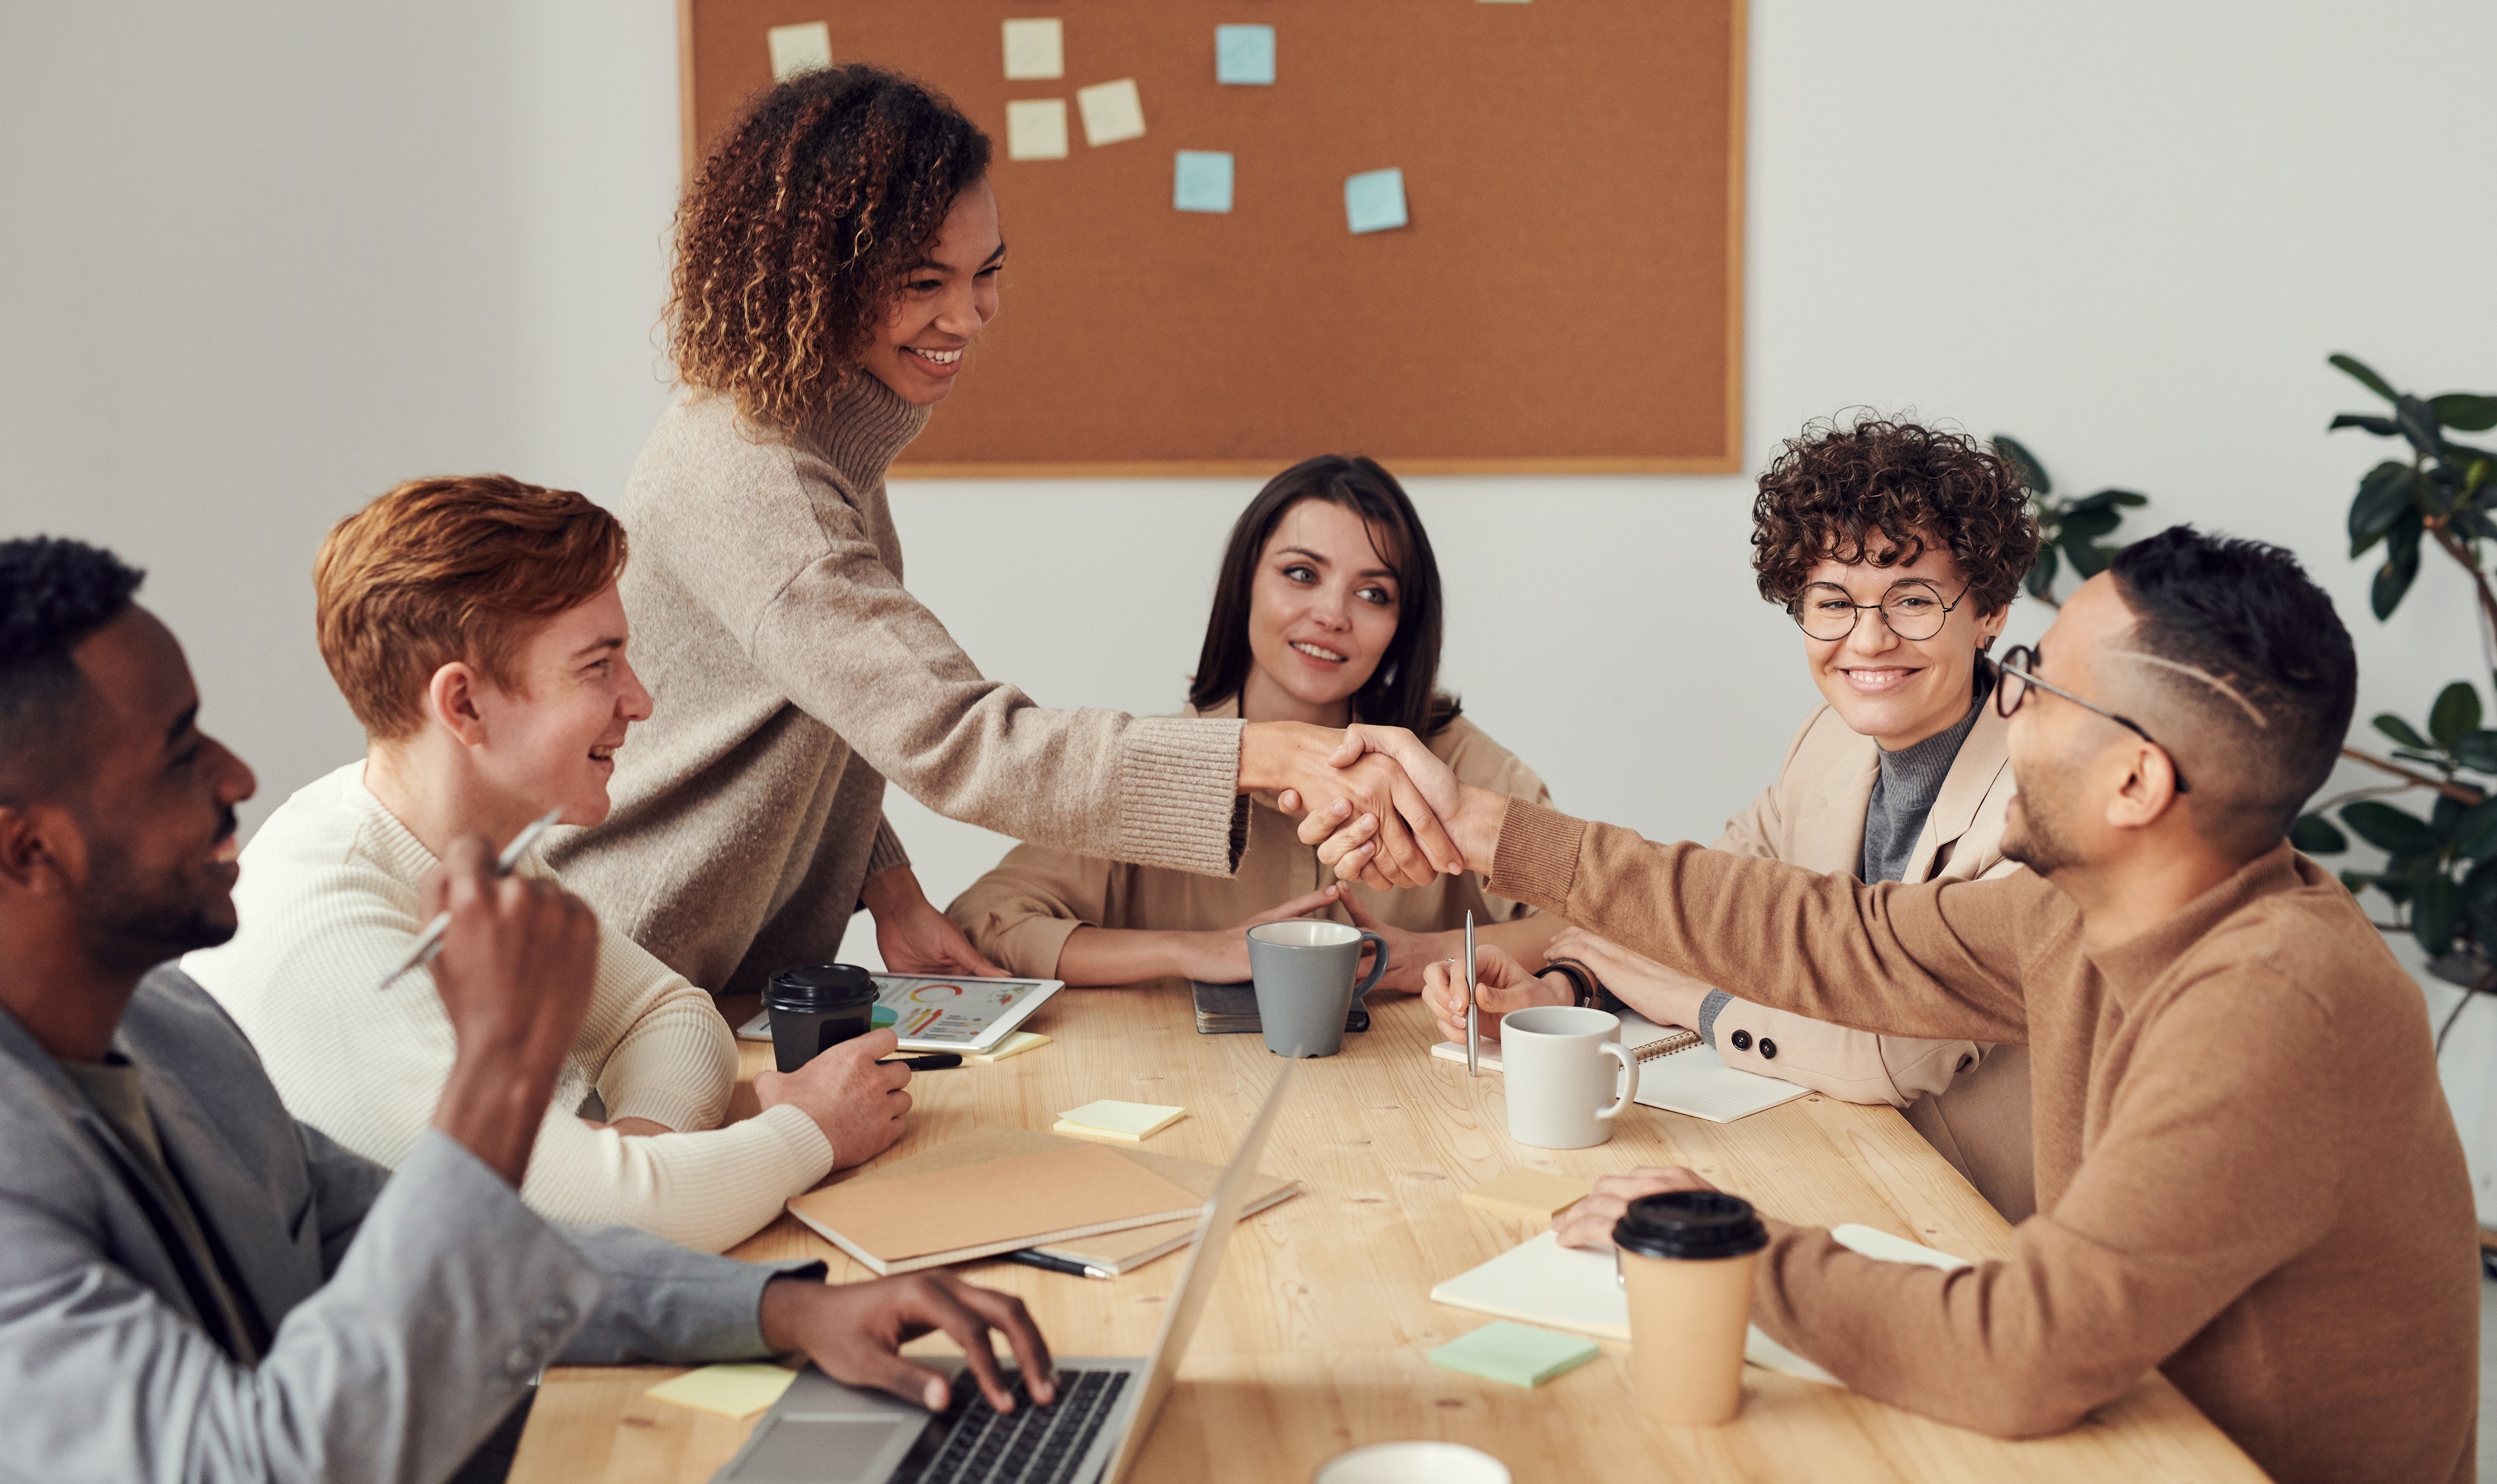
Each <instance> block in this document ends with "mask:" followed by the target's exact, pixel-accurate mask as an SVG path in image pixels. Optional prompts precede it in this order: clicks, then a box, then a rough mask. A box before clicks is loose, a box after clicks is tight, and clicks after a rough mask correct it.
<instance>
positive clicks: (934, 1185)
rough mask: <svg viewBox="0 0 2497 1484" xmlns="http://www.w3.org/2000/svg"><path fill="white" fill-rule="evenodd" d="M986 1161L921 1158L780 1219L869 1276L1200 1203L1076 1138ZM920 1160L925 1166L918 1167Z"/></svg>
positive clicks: (805, 1200)
mask: <svg viewBox="0 0 2497 1484" xmlns="http://www.w3.org/2000/svg"><path fill="white" fill-rule="evenodd" d="M1053 1144H1055V1145H1062V1146H1063V1147H1062V1148H1059V1147H1053V1148H1046V1149H1043V1148H1031V1149H1028V1150H1026V1151H1023V1152H1008V1153H1004V1154H1002V1155H998V1156H996V1157H990V1158H981V1159H972V1160H964V1159H963V1158H962V1157H961V1156H960V1154H959V1153H958V1154H956V1155H954V1156H952V1157H935V1156H940V1155H943V1154H944V1153H945V1152H944V1150H943V1149H941V1148H940V1149H938V1150H934V1151H931V1152H930V1153H929V1154H924V1155H919V1156H915V1157H913V1158H910V1159H903V1160H900V1161H898V1162H896V1163H894V1164H892V1165H890V1166H887V1167H886V1168H884V1169H881V1170H878V1171H876V1172H875V1173H874V1174H873V1175H872V1176H871V1177H861V1178H858V1179H854V1180H849V1181H845V1182H843V1183H842V1184H838V1185H833V1186H830V1187H828V1188H826V1189H821V1190H811V1191H808V1192H807V1193H806V1194H805V1195H802V1196H799V1197H797V1198H796V1199H794V1200H792V1201H790V1202H789V1214H790V1215H791V1216H796V1217H797V1218H798V1219H799V1220H801V1221H804V1222H806V1224H807V1225H808V1226H810V1227H812V1228H814V1229H815V1230H816V1231H818V1232H820V1233H822V1234H823V1236H824V1238H825V1240H826V1241H828V1242H831V1243H832V1244H833V1245H834V1246H836V1247H839V1248H840V1249H841V1250H842V1251H844V1252H847V1253H849V1254H850V1255H851V1256H852V1257H855V1258H857V1259H858V1260H859V1261H860V1262H862V1263H865V1264H866V1265H867V1266H868V1267H869V1269H871V1270H872V1271H874V1272H875V1273H877V1274H878V1275H884V1276H889V1275H892V1274H895V1273H910V1272H915V1271H917V1270H918V1269H921V1268H934V1267H942V1266H944V1265H945V1264H947V1263H956V1262H968V1261H970V1260H971V1259H972V1258H975V1257H989V1256H994V1255H995V1254H996V1253H998V1252H1011V1251H1013V1250H1015V1249H1016V1248H1018V1247H1034V1246H1038V1245H1040V1244H1042V1243H1048V1242H1058V1241H1063V1240H1065V1239H1068V1238H1073V1237H1089V1236H1092V1235H1095V1234H1097V1233H1101V1232H1112V1231H1119V1230H1122V1229H1123V1228H1127V1227H1134V1226H1151V1225H1154V1223H1156V1222H1161V1221H1176V1220H1182V1219H1186V1218H1190V1217H1194V1216H1198V1215H1200V1214H1201V1213H1202V1211H1203V1210H1204V1206H1205V1198H1204V1197H1203V1196H1201V1195H1198V1194H1197V1193H1196V1192H1194V1191H1192V1190H1189V1189H1187V1188H1186V1187H1185V1186H1183V1185H1180V1184H1176V1183H1174V1182H1172V1181H1171V1180H1169V1179H1167V1178H1166V1177H1164V1176H1162V1175H1160V1174H1158V1173H1156V1172H1154V1170H1152V1169H1149V1168H1147V1167H1146V1166H1144V1165H1142V1164H1139V1163H1138V1162H1136V1161H1135V1160H1133V1159H1129V1158H1125V1157H1123V1156H1122V1155H1121V1154H1120V1153H1118V1152H1115V1151H1112V1150H1109V1149H1105V1148H1102V1147H1101V1146H1098V1145H1092V1144H1086V1143H1084V1142H1082V1141H1080V1140H1075V1139H1063V1140H1054V1141H1053ZM922 1161H925V1162H924V1163H923V1162H922Z"/></svg>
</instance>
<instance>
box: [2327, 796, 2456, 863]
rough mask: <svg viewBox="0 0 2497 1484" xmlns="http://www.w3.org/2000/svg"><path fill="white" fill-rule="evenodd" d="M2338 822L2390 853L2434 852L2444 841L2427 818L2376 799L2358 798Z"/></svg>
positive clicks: (2402, 854)
mask: <svg viewBox="0 0 2497 1484" xmlns="http://www.w3.org/2000/svg"><path fill="white" fill-rule="evenodd" d="M2341 822H2342V823H2343V824H2345V825H2348V826H2349V827H2350V828H2351V829H2353V830H2355V831H2357V832H2358V837H2359V838H2360V839H2363V840H2365V841H2366V842H2367V843H2368V844H2370V845H2373V846H2375V847H2376V848H2377V849H2379V850H2382V851H2384V852H2385V853H2386V854H2387V855H2391V856H2396V857H2399V856H2415V855H2433V854H2435V853H2436V852H2437V851H2438V850H2439V849H2440V848H2442V847H2443V846H2444V843H2445V842H2444V841H2443V840H2441V839H2439V838H2438V837H2437V834H2436V831H2435V830H2433V829H2431V828H2430V827H2429V825H2428V822H2427V821H2426V820H2424V819H2421V818H2419V817H2418V815H2417V814H2413V813H2410V812H2409V811H2407V810H2404V809H2397V808H2395V807H2393V806H2392V805H2389V804H2386V803H2383V802H2381V801H2379V800H2375V799H2361V800H2359V801H2358V802H2357V803H2356V804H2354V805H2349V806H2348V807H2347V808H2344V809H2343V810H2342V811H2341Z"/></svg>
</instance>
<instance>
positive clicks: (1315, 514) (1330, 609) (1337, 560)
mask: <svg viewBox="0 0 2497 1484" xmlns="http://www.w3.org/2000/svg"><path fill="white" fill-rule="evenodd" d="M1384 545H1386V543H1385V542H1384V541H1383V540H1382V539H1381V537H1380V535H1379V533H1377V532H1376V531H1375V530H1374V529H1373V528H1372V527H1371V526H1370V525H1369V523H1368V522H1366V521H1363V520H1362V519H1361V517H1360V516H1358V515H1356V514H1354V513H1353V512H1351V511H1349V510H1346V509H1344V508H1343V506H1341V505H1337V504H1334V503H1332V502H1330V501H1326V500H1315V499H1311V500H1303V501H1301V502H1300V503H1298V504H1296V505H1294V506H1292V507H1291V508H1290V509H1289V510H1286V511H1284V512H1283V518H1282V519H1281V520H1280V521H1277V522H1276V523H1275V533H1274V534H1273V535H1272V536H1270V537H1268V538H1267V539H1266V549H1265V551H1264V552H1263V553H1260V554H1259V556H1258V559H1257V572H1256V576H1255V578H1254V579H1253V580H1252V581H1251V583H1250V584H1249V658H1250V669H1249V679H1248V680H1247V682H1246V683H1245V684H1244V685H1243V686H1242V687H1241V693H1240V710H1241V714H1242V715H1243V716H1246V717H1248V718H1249V719H1250V720H1252V721H1308V722H1313V723H1315V724H1317V725H1319V726H1330V727H1340V726H1343V724H1344V723H1345V722H1346V721H1348V720H1349V719H1350V718H1351V714H1352V696H1353V694H1354V693H1355V692H1357V691H1359V690H1360V689H1361V687H1362V686H1364V685H1367V684H1369V683H1370V678H1371V676H1372V675H1373V674H1374V673H1375V672H1376V671H1377V669H1378V662H1379V660H1380V659H1381V658H1383V657H1384V656H1385V655H1386V653H1387V649H1388V647H1389V645H1390V644H1392V643H1393V642H1394V640H1395V638H1396V623H1397V619H1398V617H1399V616H1400V614H1401V612H1402V610H1401V609H1400V607H1399V603H1398V584H1397V578H1396V573H1395V570H1394V568H1393V567H1391V566H1390V565H1389V563H1388V561H1387V559H1386V557H1385V556H1383V555H1381V554H1380V550H1379V549H1380V548H1381V547H1382V546H1384Z"/></svg>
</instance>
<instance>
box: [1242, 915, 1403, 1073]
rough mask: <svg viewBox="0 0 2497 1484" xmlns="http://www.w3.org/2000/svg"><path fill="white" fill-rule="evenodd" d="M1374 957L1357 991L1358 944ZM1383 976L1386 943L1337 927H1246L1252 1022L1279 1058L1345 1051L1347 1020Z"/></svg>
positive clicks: (1302, 923) (1374, 936)
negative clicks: (1253, 1004) (1254, 1002)
mask: <svg viewBox="0 0 2497 1484" xmlns="http://www.w3.org/2000/svg"><path fill="white" fill-rule="evenodd" d="M1364 943H1370V944H1373V945H1375V947H1376V948H1377V950H1378V958H1377V960H1376V961H1375V962H1374V963H1372V964H1371V965H1370V977H1369V978H1367V979H1364V980H1362V981H1361V983H1360V984H1359V985H1358V986H1356V985H1354V983H1353V982H1352V980H1353V975H1355V974H1356V973H1358V972H1359V971H1360V969H1361V945H1362V944H1364ZM1385 972H1387V940H1386V939H1385V938H1383V937H1380V936H1379V935H1378V934H1377V933H1375V932H1363V931H1360V930H1359V929H1357V928H1347V927H1345V926H1344V925H1343V924H1342V923H1330V922H1321V921H1315V920H1301V921H1294V922H1288V923H1264V924H1261V925H1259V926H1257V927H1254V928H1251V929H1249V979H1250V980H1252V981H1254V983H1255V984H1256V987H1257V1021H1258V1026H1259V1028H1260V1029H1262V1030H1264V1031H1265V1033H1266V1049H1267V1050H1268V1051H1270V1052H1273V1053H1274V1054H1275V1055H1276V1056H1278V1057H1332V1056H1334V1055H1335V1054H1336V1053H1337V1052H1340V1051H1342V1050H1343V1022H1344V1017H1345V1016H1347V1015H1349V1014H1351V1013H1352V1002H1353V1001H1354V1000H1356V999H1359V998H1360V997H1361V996H1362V995H1367V994H1369V993H1370V987H1371V986H1372V985H1374V984H1376V983H1377V982H1378V976H1379V975H1381V974H1383V973H1385Z"/></svg>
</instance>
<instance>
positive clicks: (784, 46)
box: [763, 20, 833, 82]
mask: <svg viewBox="0 0 2497 1484" xmlns="http://www.w3.org/2000/svg"><path fill="white" fill-rule="evenodd" d="M763 40H764V42H765V44H766V45H768V46H769V47H771V48H772V80H773V81H774V82H786V81H788V80H789V79H791V78H793V77H795V76H797V75H798V74H799V73H802V72H813V71H815V70H817V69H819V68H825V67H830V66H832V65H833V28H832V27H830V26H828V25H826V24H824V23H823V22H822V21H820V20H810V21H807V22H806V24H804V25H797V26H774V27H773V28H772V29H771V30H769V31H766V32H764V33H763Z"/></svg>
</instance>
